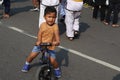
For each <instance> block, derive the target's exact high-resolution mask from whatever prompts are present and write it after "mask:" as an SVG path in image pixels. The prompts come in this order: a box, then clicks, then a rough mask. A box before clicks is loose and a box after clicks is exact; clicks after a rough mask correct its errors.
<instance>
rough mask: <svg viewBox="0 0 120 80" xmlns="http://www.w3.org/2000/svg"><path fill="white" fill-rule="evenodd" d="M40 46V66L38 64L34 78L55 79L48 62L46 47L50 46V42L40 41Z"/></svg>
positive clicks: (40, 79) (37, 79) (42, 79)
mask: <svg viewBox="0 0 120 80" xmlns="http://www.w3.org/2000/svg"><path fill="white" fill-rule="evenodd" d="M40 46H41V47H42V50H41V53H42V55H41V57H40V62H41V66H39V68H38V69H37V73H36V80H57V78H56V77H55V76H54V69H53V66H52V65H51V63H50V59H49V53H48V49H47V47H48V46H51V44H50V43H42V44H41V45H40Z"/></svg>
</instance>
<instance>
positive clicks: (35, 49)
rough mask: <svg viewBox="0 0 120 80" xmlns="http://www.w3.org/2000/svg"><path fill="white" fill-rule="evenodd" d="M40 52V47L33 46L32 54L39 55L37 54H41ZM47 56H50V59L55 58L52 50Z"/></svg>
mask: <svg viewBox="0 0 120 80" xmlns="http://www.w3.org/2000/svg"><path fill="white" fill-rule="evenodd" d="M41 50H42V48H41V46H34V47H33V49H32V52H36V53H39V52H41ZM48 54H49V55H50V57H52V58H54V59H55V58H56V56H55V54H56V53H55V51H54V50H48Z"/></svg>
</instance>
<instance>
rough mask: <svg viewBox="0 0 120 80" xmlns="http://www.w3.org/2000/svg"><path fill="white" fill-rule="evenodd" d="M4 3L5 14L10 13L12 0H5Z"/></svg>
mask: <svg viewBox="0 0 120 80" xmlns="http://www.w3.org/2000/svg"><path fill="white" fill-rule="evenodd" d="M3 5H4V7H5V10H4V12H5V14H10V0H4V1H3Z"/></svg>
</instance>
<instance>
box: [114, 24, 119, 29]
mask: <svg viewBox="0 0 120 80" xmlns="http://www.w3.org/2000/svg"><path fill="white" fill-rule="evenodd" d="M112 27H113V28H117V27H120V25H118V24H112Z"/></svg>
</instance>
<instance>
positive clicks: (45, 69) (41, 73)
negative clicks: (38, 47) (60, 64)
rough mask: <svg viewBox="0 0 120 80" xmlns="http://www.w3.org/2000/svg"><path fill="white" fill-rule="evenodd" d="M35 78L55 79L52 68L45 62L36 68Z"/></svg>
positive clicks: (41, 79) (43, 79)
mask: <svg viewBox="0 0 120 80" xmlns="http://www.w3.org/2000/svg"><path fill="white" fill-rule="evenodd" d="M36 80H55V77H54V74H53V70H52V69H50V68H49V66H48V65H47V64H45V65H42V66H40V67H39V68H38V69H37V73H36Z"/></svg>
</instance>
